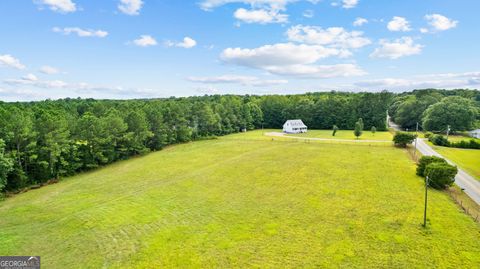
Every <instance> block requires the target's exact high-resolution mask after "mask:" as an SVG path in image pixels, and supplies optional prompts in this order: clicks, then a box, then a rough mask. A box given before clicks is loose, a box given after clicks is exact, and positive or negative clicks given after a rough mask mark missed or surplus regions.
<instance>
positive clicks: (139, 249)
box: [0, 132, 480, 268]
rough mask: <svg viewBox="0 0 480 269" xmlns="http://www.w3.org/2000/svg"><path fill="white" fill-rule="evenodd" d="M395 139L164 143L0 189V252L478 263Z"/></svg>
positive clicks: (249, 137)
mask: <svg viewBox="0 0 480 269" xmlns="http://www.w3.org/2000/svg"><path fill="white" fill-rule="evenodd" d="M423 192H424V188H423V182H422V180H421V179H420V178H419V177H417V176H415V166H414V164H413V163H412V161H411V160H410V159H409V158H408V157H407V153H406V152H405V151H404V150H402V149H397V148H394V147H390V146H369V145H348V146H347V145H340V144H338V145H336V144H322V143H302V142H295V141H291V142H287V141H278V140H274V141H272V140H271V138H267V137H262V132H250V133H247V134H236V135H230V136H226V137H223V138H220V139H218V140H210V141H200V142H194V143H189V144H183V145H177V146H173V147H169V148H167V149H165V150H163V151H160V152H156V153H152V154H149V155H147V156H144V157H139V158H134V159H131V160H129V161H124V162H119V163H116V164H113V165H110V166H108V167H105V168H103V169H99V170H96V171H93V172H89V173H85V174H82V175H78V176H75V177H72V178H69V179H67V180H64V181H63V182H61V183H59V184H56V185H51V186H47V187H44V188H41V189H38V190H33V191H30V192H27V193H24V194H21V195H18V196H15V197H12V198H9V199H7V200H6V201H3V202H0V216H1V217H0V255H41V256H42V267H43V268H171V267H182V268H232V267H234V268H238V267H248V268H252V267H253V268H314V267H320V268H358V267H362V268H479V267H480V240H479V238H480V225H479V224H477V223H475V222H474V221H473V220H472V219H471V218H470V217H469V216H467V215H465V214H464V213H462V211H461V210H460V209H459V208H458V207H457V206H456V205H455V204H454V203H453V202H452V201H451V199H450V198H449V196H447V195H446V194H445V193H443V192H438V191H430V195H429V211H428V219H429V225H428V227H429V228H428V229H423V228H422V227H421V223H422V216H423V199H424V197H423Z"/></svg>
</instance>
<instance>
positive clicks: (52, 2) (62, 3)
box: [34, 0, 77, 13]
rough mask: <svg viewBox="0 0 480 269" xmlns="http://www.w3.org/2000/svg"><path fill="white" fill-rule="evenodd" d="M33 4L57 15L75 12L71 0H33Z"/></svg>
mask: <svg viewBox="0 0 480 269" xmlns="http://www.w3.org/2000/svg"><path fill="white" fill-rule="evenodd" d="M34 2H35V3H37V4H39V5H41V6H47V7H48V8H49V9H50V10H52V11H55V12H59V13H69V12H75V11H76V10H77V7H76V4H75V3H74V2H72V1H71V0H34Z"/></svg>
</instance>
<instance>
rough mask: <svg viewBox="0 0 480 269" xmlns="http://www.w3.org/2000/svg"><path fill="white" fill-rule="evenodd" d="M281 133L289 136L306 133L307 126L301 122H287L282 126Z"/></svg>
mask: <svg viewBox="0 0 480 269" xmlns="http://www.w3.org/2000/svg"><path fill="white" fill-rule="evenodd" d="M283 132H284V133H290V134H298V133H306V132H307V125H305V124H304V123H303V121H302V120H287V121H286V122H285V123H284V124H283Z"/></svg>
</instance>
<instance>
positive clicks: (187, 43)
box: [165, 36, 197, 49]
mask: <svg viewBox="0 0 480 269" xmlns="http://www.w3.org/2000/svg"><path fill="white" fill-rule="evenodd" d="M165 45H166V46H167V47H179V48H185V49H191V48H193V47H195V46H196V45H197V41H195V40H194V39H193V38H191V37H188V36H186V37H184V38H183V41H182V42H173V41H170V40H167V41H166V42H165Z"/></svg>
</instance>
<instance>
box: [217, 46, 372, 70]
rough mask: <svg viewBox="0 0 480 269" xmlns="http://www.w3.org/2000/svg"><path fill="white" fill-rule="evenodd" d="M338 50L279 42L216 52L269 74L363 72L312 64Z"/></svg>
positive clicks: (237, 63)
mask: <svg viewBox="0 0 480 269" xmlns="http://www.w3.org/2000/svg"><path fill="white" fill-rule="evenodd" d="M341 54H342V50H339V49H336V48H326V47H324V46H321V45H306V44H293V43H279V44H274V45H265V46H262V47H258V48H254V49H244V48H227V49H225V50H224V51H223V52H222V54H221V55H220V59H221V60H222V61H224V62H226V63H230V64H236V65H241V66H246V67H251V68H256V69H261V70H265V71H268V72H269V73H271V74H278V75H290V76H298V77H303V78H328V77H336V76H353V75H363V74H364V73H365V72H364V71H362V70H361V69H360V68H358V67H356V66H355V65H353V64H346V65H331V66H328V65H314V64H315V63H316V62H317V61H319V60H320V59H324V58H327V57H331V56H340V55H341Z"/></svg>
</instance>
